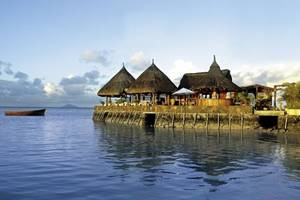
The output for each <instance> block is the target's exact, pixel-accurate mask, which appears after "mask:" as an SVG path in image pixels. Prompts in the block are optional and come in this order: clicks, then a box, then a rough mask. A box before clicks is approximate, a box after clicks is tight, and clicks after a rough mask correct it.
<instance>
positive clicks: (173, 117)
mask: <svg viewBox="0 0 300 200" xmlns="http://www.w3.org/2000/svg"><path fill="white" fill-rule="evenodd" d="M174 120H175V113H173V115H172V128H174Z"/></svg>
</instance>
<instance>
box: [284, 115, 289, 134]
mask: <svg viewBox="0 0 300 200" xmlns="http://www.w3.org/2000/svg"><path fill="white" fill-rule="evenodd" d="M287 127H288V115H285V121H284V131H287Z"/></svg>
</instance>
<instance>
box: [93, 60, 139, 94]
mask: <svg viewBox="0 0 300 200" xmlns="http://www.w3.org/2000/svg"><path fill="white" fill-rule="evenodd" d="M134 80H135V79H134V77H133V76H132V75H131V74H130V73H129V72H128V71H127V69H126V68H125V66H124V64H123V67H122V69H121V70H120V71H119V72H118V73H117V74H116V75H114V76H113V77H112V78H111V79H110V80H109V81H108V82H107V83H106V84H105V85H104V86H103V87H102V88H101V89H100V90H99V91H98V93H97V94H98V96H111V97H118V96H123V95H124V93H125V92H126V90H127V88H128V87H129V86H130V84H131V83H133V81H134Z"/></svg>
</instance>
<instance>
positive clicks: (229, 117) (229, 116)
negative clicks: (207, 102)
mask: <svg viewBox="0 0 300 200" xmlns="http://www.w3.org/2000/svg"><path fill="white" fill-rule="evenodd" d="M228 123H229V131H230V132H231V115H230V114H229V115H228Z"/></svg>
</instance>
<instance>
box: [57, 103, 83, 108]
mask: <svg viewBox="0 0 300 200" xmlns="http://www.w3.org/2000/svg"><path fill="white" fill-rule="evenodd" d="M61 108H79V107H78V106H76V105H74V104H66V105H63V106H62V107H61Z"/></svg>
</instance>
